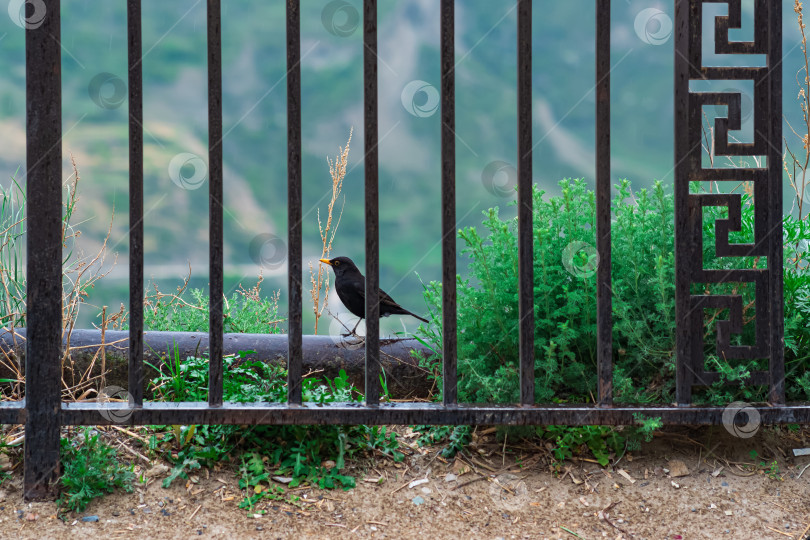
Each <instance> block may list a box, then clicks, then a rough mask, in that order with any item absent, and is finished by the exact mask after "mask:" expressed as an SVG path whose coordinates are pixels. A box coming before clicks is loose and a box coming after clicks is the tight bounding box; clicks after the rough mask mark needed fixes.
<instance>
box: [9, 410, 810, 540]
mask: <svg viewBox="0 0 810 540" xmlns="http://www.w3.org/2000/svg"><path fill="white" fill-rule="evenodd" d="M488 431H489V432H490V433H491V431H490V430H485V429H483V428H479V433H487V432H488ZM414 440H415V439H413V438H410V439H409V438H406V437H403V438H402V442H403V443H405V444H409V443H410V444H412V447H413V449H412V452H411V455H410V456H408V457H406V459H405V461H404V462H403V463H396V464H395V463H393V462H392V461H391V460H390V459H389V458H387V457H383V456H378V457H377V458H375V459H369V460H366V461H363V462H356V463H354V464H352V467H353V468H354V471H353V472H354V473H355V474H356V475H357V477H358V486H357V488H356V489H353V490H350V491H340V490H331V491H326V490H320V489H317V488H298V489H296V490H293V493H294V494H295V495H297V496H299V497H300V502H299V503H297V505H291V504H287V503H283V502H278V501H267V502H263V503H261V504H260V506H259V507H258V508H257V509H256V510H255V511H254V515H249V514H248V512H246V511H245V510H242V509H240V508H239V507H238V504H239V502H240V500H241V499H242V493H240V490H239V488H238V485H237V480H236V477H235V474H234V472H233V470H229V469H222V470H211V471H208V472H207V473H206V472H205V471H203V472H202V473H201V474H200V475H199V478H198V482H197V483H194V482H187V483H186V485H184V483H183V482H182V481H178V482H175V484H174V485H173V486H172V487H171V488H169V489H164V488H162V487H161V477H160V475H157V476H155V477H153V478H151V479H150V481H149V483H148V484H147V485H146V486H145V487H141V488H137V489H136V491H135V492H134V493H131V494H127V493H123V492H122V493H115V494H113V495H110V496H107V497H105V498H103V499H101V500H96V501H94V502H93V503H91V505H90V507H89V508H88V509H87V510H86V511H85V512H83V513H82V514H79V515H70V516H68V518H67V520H62V519H59V518H57V517H56V507H55V505H54V503H30V504H29V503H23V501H22V497H21V493H20V484H21V478H20V475H19V473H16V474H15V476H14V477H13V478H12V480H11V481H7V482H5V483H4V484H3V487H2V489H0V538H3V539H5V538H32V539H34V538H36V539H40V538H78V537H82V538H87V537H91V538H151V539H162V538H210V539H214V538H216V539H231V538H339V537H340V538H342V537H350V538H353V537H356V538H464V537H468V538H492V539H496V538H502V539H515V538H548V539H565V540H571V539H574V538H581V539H594V538H609V539H644V538H649V539H664V538H666V539H692V538H712V539H714V538H729V539H749V538H750V539H779V540H785V539H786V538H793V539H799V538H805V537H806V535H807V533H808V529H810V471H807V470H806V469H808V465H810V456H802V457H793V453H792V450H793V449H794V448H806V447H808V446H810V430H806V429H805V430H803V431H802V432H790V431H788V430H786V429H785V428H780V429H766V428H763V429H762V430H760V432H759V433H758V434H757V435H756V436H755V437H753V438H749V439H738V438H735V437H732V436H731V435H729V434H727V433H726V431H725V430H724V429H723V427H722V426H720V427H714V428H705V429H700V430H696V429H691V430H690V429H679V430H668V431H666V432H664V433H663V434H660V436H656V438H655V440H654V442H653V443H651V444H649V445H646V446H644V447H643V448H642V450H641V451H638V452H634V453H628V454H626V455H625V456H622V457H621V459H619V460H618V463H617V464H615V465H613V466H611V467H608V468H602V467H600V466H599V465H598V464H597V463H595V462H592V461H589V460H587V459H585V460H575V461H570V462H566V463H565V464H564V467H563V470H562V472H560V473H555V472H553V471H552V470H551V465H550V459H549V456H548V452H547V450H546V449H545V448H543V446H542V445H540V446H538V444H537V443H536V442H522V443H519V444H516V445H509V444H507V445H506V446H505V447H504V446H503V444H502V443H501V442H498V441H497V440H496V439H495V438H494V436H492V435H482V436H479V437H477V444H475V445H474V446H473V448H472V449H471V452H470V458H469V459H466V460H463V459H460V460H443V459H442V458H440V457H438V456H437V450H438V449H435V448H434V449H427V450H424V449H422V450H421V451H420V450H418V449H417V447H416V445H415V444H413V441H414ZM504 450H506V452H505V454H504ZM751 450H755V451H756V452H757V455H758V457H757V458H756V459H752V457H751V454H750V451H751ZM774 457H776V459H777V462H778V472H777V471H776V469H772V470H770V471H768V470H767V469H768V467H770V462H772V461H773V459H774ZM516 460H519V461H520V463H521V464H522V466H517V465H516ZM761 461H765V462H767V466H765V467H763V466H759V465H760V462H761ZM142 464H143V465H144V468H149V467H154V464H145V463H142ZM745 464H755V465H757V467H756V470H752V469H753V467H751V466H746V465H745ZM157 470H161V469H157ZM769 472H770V474H769ZM415 481H417V482H415ZM419 481H421V482H419ZM414 484H417V485H414ZM261 510H265V511H266V513H265V514H263V515H258V517H256V516H255V514H256V512H257V511H261ZM94 517H97V518H98V521H90V522H87V521H83V519H82V518H89V519H94Z"/></svg>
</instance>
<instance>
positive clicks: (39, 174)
mask: <svg viewBox="0 0 810 540" xmlns="http://www.w3.org/2000/svg"><path fill="white" fill-rule="evenodd" d="M43 5H44V8H45V11H44V13H36V15H37V16H41V17H43V18H42V19H39V18H38V19H37V20H36V21H35V22H30V20H29V19H28V18H26V19H24V22H25V24H26V30H25V89H26V167H27V171H26V196H27V204H26V214H27V220H28V225H27V228H28V231H27V241H26V249H27V257H28V262H27V264H26V281H27V283H28V289H27V293H26V294H27V296H28V298H27V307H28V311H27V314H26V323H27V326H28V334H27V337H28V339H27V341H26V345H25V348H26V351H25V408H26V414H27V416H26V421H25V475H24V485H23V491H24V496H25V499H27V500H31V499H42V498H46V497H50V496H55V494H56V491H55V490H56V479H57V477H58V467H59V425H60V414H59V409H60V407H61V396H60V384H61V380H62V373H61V355H62V354H61V353H62V62H61V50H60V45H59V44H60V38H61V35H60V15H59V13H60V11H59V10H60V0H47V1H46V2H44V4H43ZM26 7H28V5H25V4H24V5H23V6H22V9H25V8H26ZM35 9H36V8H35ZM21 15H24V14H21Z"/></svg>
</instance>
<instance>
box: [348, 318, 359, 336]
mask: <svg viewBox="0 0 810 540" xmlns="http://www.w3.org/2000/svg"><path fill="white" fill-rule="evenodd" d="M362 320H363V319H357V324H355V325H354V328H352V331H351V332H349V333H348V334H343V337H349V336H356V337H360V336H358V335H357V327H358V326H360V321H362Z"/></svg>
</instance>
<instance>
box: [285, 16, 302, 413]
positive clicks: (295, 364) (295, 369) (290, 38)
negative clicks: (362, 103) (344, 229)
mask: <svg viewBox="0 0 810 540" xmlns="http://www.w3.org/2000/svg"><path fill="white" fill-rule="evenodd" d="M300 18H301V15H300V0H287V231H288V237H287V243H288V246H289V247H288V257H287V262H288V269H287V284H288V288H289V291H290V300H289V313H290V319H289V334H288V336H287V338H288V343H287V401H288V403H290V404H298V405H300V404H301V400H302V396H301V363H302V357H303V352H302V351H303V326H302V325H303V321H302V317H301V310H302V309H303V304H302V296H301V295H302V283H301V275H302V272H303V267H302V253H301V250H302V246H301V242H302V230H301V220H302V217H301V204H302V202H301V35H300V33H301V23H300Z"/></svg>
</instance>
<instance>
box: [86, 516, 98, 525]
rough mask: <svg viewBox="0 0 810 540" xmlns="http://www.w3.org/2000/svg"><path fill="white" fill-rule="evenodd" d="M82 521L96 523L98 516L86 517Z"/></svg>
mask: <svg viewBox="0 0 810 540" xmlns="http://www.w3.org/2000/svg"><path fill="white" fill-rule="evenodd" d="M82 521H84V522H85V523H95V522H97V521H98V516H84V517H83V518H82Z"/></svg>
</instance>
